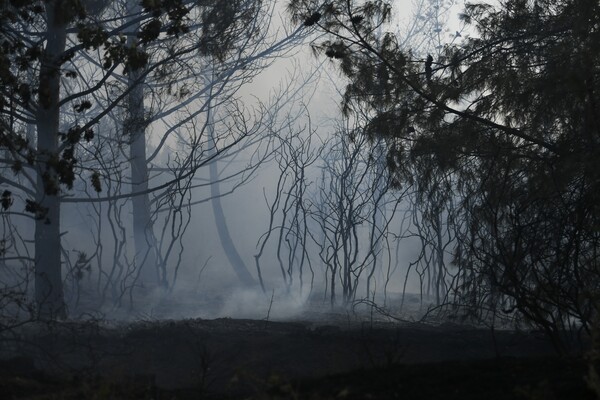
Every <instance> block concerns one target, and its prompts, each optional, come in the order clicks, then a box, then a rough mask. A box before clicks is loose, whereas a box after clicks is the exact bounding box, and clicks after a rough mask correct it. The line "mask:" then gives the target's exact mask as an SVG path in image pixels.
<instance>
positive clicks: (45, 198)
mask: <svg viewBox="0 0 600 400" xmlns="http://www.w3.org/2000/svg"><path fill="white" fill-rule="evenodd" d="M60 6H61V1H60V0H58V1H50V2H47V3H46V17H47V21H48V22H47V24H48V29H47V37H46V40H47V43H46V49H45V53H44V56H43V59H42V64H41V68H40V89H39V102H40V107H39V110H38V112H37V116H36V118H37V132H38V137H37V150H38V163H37V169H38V174H37V187H36V193H37V198H36V201H37V204H38V207H39V208H38V210H37V212H36V214H37V215H36V216H37V219H36V223H35V299H36V303H37V307H38V314H39V316H40V317H41V318H50V319H55V318H64V317H65V316H66V310H65V303H64V293H63V284H62V271H61V256H60V197H59V189H60V188H59V177H58V175H57V172H56V171H55V170H54V169H53V168H52V167H50V165H49V161H50V159H51V157H53V156H57V155H58V151H59V148H58V132H59V119H60V107H59V101H60V66H61V57H62V54H63V52H64V50H65V46H66V28H67V27H66V23H65V22H64V21H63V20H62V18H61V17H62V16H60V15H58V14H59V13H58V12H57V10H59V9H60V8H61V7H60Z"/></svg>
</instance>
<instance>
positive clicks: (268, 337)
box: [0, 292, 583, 398]
mask: <svg viewBox="0 0 600 400" xmlns="http://www.w3.org/2000/svg"><path fill="white" fill-rule="evenodd" d="M373 300H377V301H376V302H374V301H373ZM142 305H145V307H141V306H142ZM135 306H136V307H137V310H134V311H132V312H129V313H125V312H124V310H122V308H121V309H118V310H116V311H113V312H112V316H111V315H110V314H109V313H105V314H98V313H95V314H86V313H85V312H84V311H85V310H84V308H83V307H82V308H81V309H80V310H79V311H80V313H81V315H83V316H86V315H87V320H86V319H82V320H70V321H63V322H54V323H49V324H44V323H35V324H29V325H26V326H24V327H22V328H19V329H17V330H15V331H13V332H12V333H11V335H5V338H4V340H3V349H2V354H3V358H4V360H9V361H5V362H4V363H3V364H2V366H3V368H0V375H2V374H4V375H3V376H9V377H13V378H15V377H17V378H19V379H24V377H30V378H29V379H32V378H31V376H34V377H35V376H45V377H53V378H52V379H62V380H63V386H64V379H67V381H68V382H70V383H69V384H68V385H67V386H69V385H71V384H72V382H73V379H75V382H81V381H86V382H87V381H88V380H89V379H93V380H95V381H97V380H98V379H100V380H101V381H102V382H111V385H125V386H127V387H129V386H131V385H132V382H133V385H134V387H136V385H141V386H142V387H145V388H153V390H167V391H171V392H169V393H171V394H172V393H179V392H177V391H181V390H188V391H189V390H193V393H196V394H201V395H202V396H217V397H218V396H229V397H233V398H238V397H239V396H249V395H255V394H256V393H259V392H262V391H264V390H267V389H265V388H272V386H273V382H274V381H273V380H274V379H275V382H276V384H275V386H280V385H283V383H282V382H308V381H310V382H317V383H316V385H317V386H318V385H320V384H321V383H322V380H323V379H329V378H328V377H331V376H335V375H336V374H352V373H356V371H378V370H380V369H383V370H385V371H388V372H389V371H391V370H390V369H393V368H399V366H403V368H404V367H406V368H408V367H410V366H414V368H417V366H418V365H422V366H425V365H440V364H439V363H462V364H461V365H463V367H464V366H465V365H467V366H472V363H477V362H486V361H485V360H503V359H510V360H512V359H523V360H526V359H527V360H528V359H536V358H539V357H552V356H553V355H554V350H553V348H552V346H551V344H550V343H549V342H548V341H547V340H546V339H545V337H544V336H543V335H542V334H541V333H539V332H532V331H528V330H524V329H499V328H502V327H501V326H500V327H498V326H496V327H495V328H494V329H492V327H491V326H486V324H480V325H478V326H475V325H473V324H472V323H461V321H460V318H459V315H457V313H456V312H454V313H453V312H451V310H450V311H449V310H446V311H445V312H444V313H440V312H439V311H440V310H438V309H432V307H431V304H430V303H428V302H427V301H426V299H423V298H422V297H421V296H419V295H406V296H400V295H395V296H394V295H390V296H388V297H387V298H385V299H381V298H379V299H371V300H367V299H365V300H362V301H358V302H356V303H355V304H354V305H353V306H349V307H335V306H334V307H332V306H331V304H330V302H329V301H328V299H327V298H326V297H325V296H323V295H318V296H311V297H310V298H304V299H302V298H301V297H300V298H298V297H296V298H287V299H285V298H282V297H281V296H280V295H276V294H275V293H274V292H273V293H272V294H271V295H264V294H262V293H261V294H260V295H256V294H255V293H249V292H248V293H244V292H239V293H236V294H233V295H223V296H221V297H218V296H217V297H213V298H209V297H199V296H197V297H193V296H192V295H190V296H183V297H180V298H173V297H168V296H164V297H162V298H161V297H157V296H151V297H148V298H147V299H146V303H142V302H140V303H139V304H137V305H135ZM90 316H92V317H90ZM463 322H464V321H463ZM471 322H472V321H471ZM465 363H466V364H465ZM450 365H454V364H450ZM410 368H412V367H410ZM450 368H454V367H450ZM2 371H3V372H2ZM411 371H412V370H411ZM371 373H373V372H371ZM7 374H8V375H7ZM32 374H33V375H32ZM35 374H38V375H35ZM40 374H41V375H40ZM365 374H367V375H368V373H367V372H365ZM367 375H365V376H367ZM65 376H66V377H68V378H65ZM581 377H582V379H583V374H582V376H581ZM369 379H372V378H369ZM34 381H35V382H37V383H39V382H38V381H39V379H37V380H36V379H34ZM352 381H355V383H356V382H357V381H356V378H353V379H352ZM392 381H394V379H392ZM10 382H12V383H11V384H8V388H9V389H10V388H12V389H13V390H12V393H16V394H17V397H19V396H18V394H19V393H21V394H23V393H25V394H27V393H29V394H31V393H30V392H27V391H21V392H20V391H19V390H16V391H15V390H14V381H10ZM582 382H583V381H582ZM37 383H36V384H37ZM286 384H287V383H286ZM0 385H1V384H0ZM11 385H13V386H11ZM77 385H78V384H77ZM580 386H581V385H580ZM85 387H88V388H89V387H90V386H89V385H88V386H85ZM367 388H368V386H367ZM280 389H281V388H280ZM342 389H343V388H341V389H340V390H342ZM269 390H270V389H269ZM278 390H279V389H278ZM393 390H395V391H398V390H399V389H397V388H396V389H393ZM173 391H174V392H173ZM78 393H80V392H78ZM143 393H146V394H142V395H140V396H141V397H139V398H156V395H151V394H148V393H149V392H147V391H145V392H143ZM80 394H81V393H80ZM388 394H389V393H388ZM144 396H146V397H144ZM148 396H149V397H148ZM332 396H333V395H332ZM336 396H337V395H336ZM17 397H15V398H17ZM67 397H68V396H67ZM128 397H131V394H126V395H124V397H123V398H128ZM334 397H335V396H334ZM31 398H37V397H35V396H34V397H31ZM113 398H119V396H116V397H115V396H113ZM171 398H177V396H175V397H171ZM182 398H184V397H182ZM185 398H187V397H185ZM279 398H288V396H287V395H282V397H279ZM356 398H361V397H356ZM382 398H386V396H384V397H382Z"/></svg>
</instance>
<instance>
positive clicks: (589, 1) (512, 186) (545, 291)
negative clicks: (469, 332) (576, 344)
mask: <svg viewBox="0 0 600 400" xmlns="http://www.w3.org/2000/svg"><path fill="white" fill-rule="evenodd" d="M391 7H392V5H391V4H390V3H387V2H385V1H351V0H348V1H329V2H317V1H295V2H291V3H290V4H289V8H290V11H291V12H292V15H293V17H294V18H295V20H296V21H298V22H302V21H304V23H305V24H307V25H311V26H313V25H316V26H318V27H319V28H320V30H321V31H322V32H324V33H325V34H326V38H325V40H320V41H318V42H315V43H314V44H313V46H314V48H315V50H316V51H317V52H318V53H320V54H323V55H325V56H327V57H330V58H331V59H332V60H335V61H336V62H338V64H339V66H340V69H341V71H342V73H343V74H344V76H345V77H347V78H348V85H347V87H346V90H345V97H344V101H343V109H344V110H345V112H347V113H351V112H358V111H360V113H363V114H364V113H365V110H368V111H367V117H366V118H365V124H366V129H365V132H366V134H367V135H369V136H370V137H372V138H375V137H380V138H384V140H385V142H386V144H387V150H388V168H389V169H390V171H391V172H392V173H393V174H394V176H395V177H396V184H397V185H398V186H401V185H407V184H415V185H417V187H418V188H419V193H420V199H421V201H423V202H433V201H434V198H435V199H437V200H436V201H437V202H438V205H439V207H442V208H445V209H446V210H447V209H448V208H449V207H450V206H451V205H452V207H455V208H456V209H455V210H453V212H454V213H455V214H456V218H455V223H454V229H455V230H456V232H457V239H456V240H455V242H454V264H455V267H456V268H458V269H459V271H461V272H460V274H459V276H460V277H461V284H460V286H459V287H460V290H459V291H460V293H458V295H460V296H462V299H463V301H466V302H469V301H470V302H472V303H473V305H474V306H475V305H477V306H478V308H479V309H481V307H482V306H484V307H496V305H497V307H498V309H499V310H500V311H502V312H504V313H514V312H517V313H519V315H520V316H521V317H523V318H525V319H526V320H528V321H529V322H532V323H534V324H536V325H537V326H539V327H540V328H542V329H544V330H545V331H546V332H547V333H549V334H550V335H551V336H552V337H553V338H554V339H555V343H556V344H557V346H562V341H561V339H560V338H559V335H560V334H559V332H561V331H562V330H563V329H565V328H567V327H569V326H570V325H569V324H571V323H573V320H574V319H575V320H577V323H581V324H582V327H583V329H589V327H590V323H591V320H592V318H593V315H594V314H595V312H597V311H594V307H595V305H596V307H597V304H598V303H597V302H598V293H599V289H600V287H599V286H600V266H599V265H598V255H597V252H598V249H599V245H600V236H599V233H600V230H599V228H598V227H599V226H600V223H599V222H600V220H599V213H600V209H599V207H600V187H599V185H600V168H599V166H600V165H599V164H598V160H599V159H600V157H599V156H600V154H599V140H600V132H599V126H600V104H599V100H600V99H599V98H598V90H599V89H600V87H599V85H600V80H599V79H600V47H599V46H600V4H599V3H598V2H597V1H596V0H570V1H564V0H560V1H559V0H506V1H502V2H500V3H499V4H498V5H489V4H485V3H481V2H477V3H473V4H467V5H466V7H465V9H464V12H463V13H462V14H461V20H462V22H463V23H464V24H466V25H467V26H468V29H467V31H468V32H470V34H469V35H468V36H467V37H466V38H463V40H461V41H459V42H457V43H455V44H451V45H447V46H445V47H444V48H443V49H442V51H441V52H440V54H439V56H438V55H436V56H435V57H433V56H432V55H428V56H427V57H417V56H416V55H415V54H414V53H413V52H411V50H410V49H407V48H401V46H400V45H399V43H400V42H401V40H400V38H398V37H397V35H395V34H394V33H385V34H384V35H376V32H378V31H381V29H384V28H385V22H388V21H389V20H390V17H391ZM440 198H441V199H442V200H441V203H440Z"/></svg>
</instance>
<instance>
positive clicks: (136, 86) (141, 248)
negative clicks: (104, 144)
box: [127, 3, 160, 287]
mask: <svg viewBox="0 0 600 400" xmlns="http://www.w3.org/2000/svg"><path fill="white" fill-rule="evenodd" d="M136 4H137V3H136ZM132 11H133V12H132V13H131V14H132V15H136V14H137V13H138V12H139V11H141V8H140V6H139V5H136V6H134V9H133V10H132ZM132 28H133V30H134V31H135V32H137V31H138V30H139V24H137V25H135V26H133V27H132ZM134 42H135V37H133V36H130V38H129V45H133V44H134ZM128 84H129V87H130V88H131V91H130V92H129V96H128V99H127V109H128V111H129V120H128V121H127V132H128V133H129V135H130V143H131V144H130V146H129V158H130V167H131V191H132V193H140V194H139V195H134V196H132V198H131V205H132V214H133V238H134V246H135V263H136V267H137V268H139V274H138V283H139V284H141V285H142V286H145V287H148V286H149V287H153V286H156V285H157V284H158V283H159V282H160V279H159V274H158V265H157V261H156V259H157V257H156V239H155V236H154V231H153V229H152V213H151V211H150V199H149V196H148V193H146V192H147V190H148V164H147V163H146V117H145V115H144V112H145V109H144V82H143V79H140V71H139V70H138V71H129V74H128Z"/></svg>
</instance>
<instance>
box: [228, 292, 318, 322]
mask: <svg viewBox="0 0 600 400" xmlns="http://www.w3.org/2000/svg"><path fill="white" fill-rule="evenodd" d="M294 292H296V293H294ZM307 300H308V291H307V290H305V291H304V292H303V293H301V292H299V291H290V292H288V291H287V290H285V289H273V290H272V291H271V292H270V293H269V292H267V293H263V292H262V291H261V290H260V289H258V288H257V289H239V290H236V291H234V292H232V293H231V294H230V295H228V296H227V297H226V298H225V301H224V303H223V305H222V307H221V309H220V310H219V311H218V315H219V316H222V317H230V318H249V319H289V318H293V317H296V316H298V315H300V314H301V313H302V312H303V311H304V306H305V304H306V302H307Z"/></svg>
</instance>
